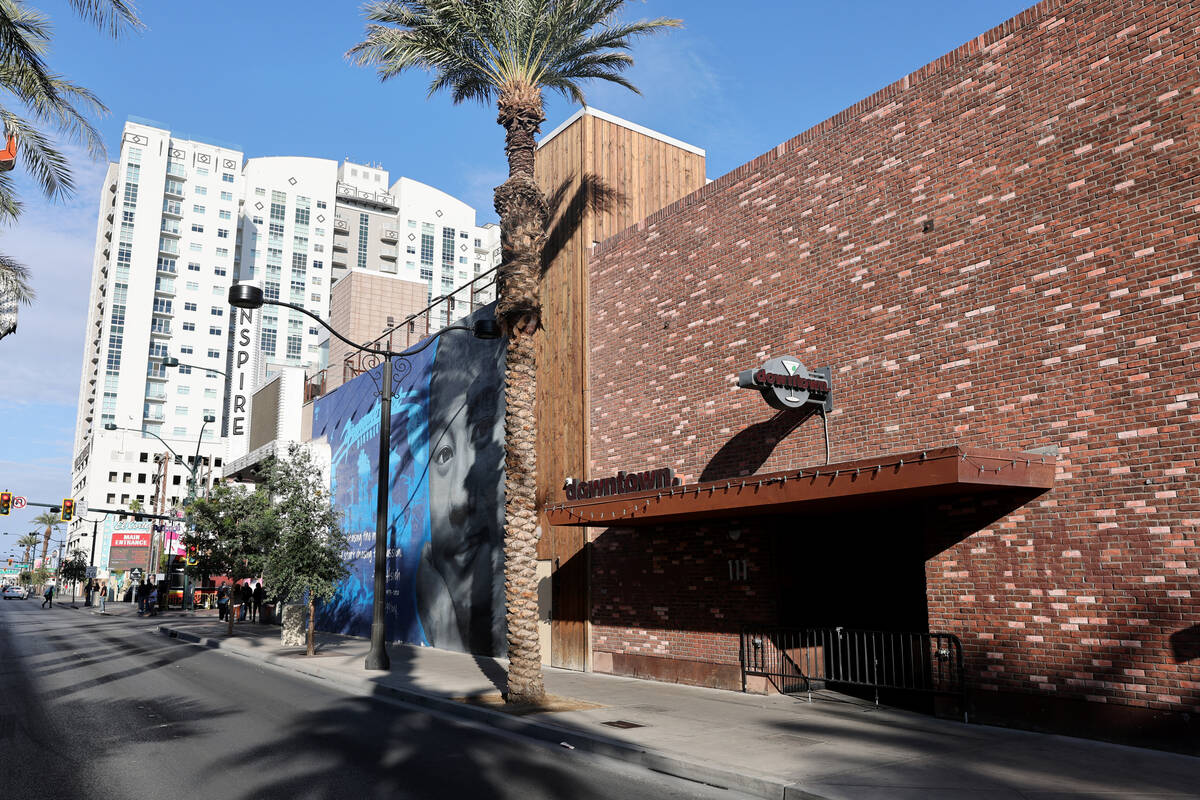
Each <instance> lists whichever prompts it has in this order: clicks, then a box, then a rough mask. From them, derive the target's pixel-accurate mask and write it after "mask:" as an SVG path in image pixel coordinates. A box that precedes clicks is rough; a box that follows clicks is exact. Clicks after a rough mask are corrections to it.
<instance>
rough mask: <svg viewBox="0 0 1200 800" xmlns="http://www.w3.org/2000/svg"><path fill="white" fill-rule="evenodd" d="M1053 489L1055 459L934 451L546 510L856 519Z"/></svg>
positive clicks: (607, 517) (572, 515)
mask: <svg viewBox="0 0 1200 800" xmlns="http://www.w3.org/2000/svg"><path fill="white" fill-rule="evenodd" d="M1053 486H1054V458H1053V457H1052V456H1049V455H1040V454H1033V453H1015V452H1005V451H1001V450H984V449H979V448H968V447H959V446H957V445H955V446H951V447H939V448H930V449H928V450H917V451H913V452H910V453H900V454H898V455H888V456H882V457H878V458H867V459H860V460H857V461H844V462H841V463H837V464H829V465H827V466H821V467H808V468H805V469H798V470H786V471H783V472H772V473H769V474H765V475H750V476H747V477H744V478H733V479H728V480H717V481H705V482H703V483H692V484H687V485H684V486H674V487H667V488H663V489H655V490H652V491H643V492H635V493H630V494H622V495H615V496H614V495H609V496H606V497H592V498H588V499H584V500H573V501H570V502H565V503H559V504H557V505H553V506H549V507H547V508H546V516H547V518H548V521H549V522H550V524H551V525H604V526H622V527H625V526H634V525H658V524H662V523H666V522H681V521H686V520H692V519H706V520H711V519H717V518H721V517H745V516H750V515H757V514H786V513H788V512H804V513H809V512H822V513H829V512H837V511H840V510H845V511H847V512H853V511H856V510H858V509H861V508H864V507H866V506H871V507H886V506H889V505H902V504H906V503H909V502H911V501H913V500H920V499H929V500H938V499H949V498H954V497H958V496H961V495H965V494H974V495H987V494H1010V495H1011V494H1025V495H1028V496H1029V497H1030V498H1032V497H1035V496H1037V495H1039V494H1042V493H1043V492H1045V491H1047V490H1048V489H1050V488H1051V487H1053Z"/></svg>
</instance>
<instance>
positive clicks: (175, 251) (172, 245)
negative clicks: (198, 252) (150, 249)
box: [158, 236, 179, 256]
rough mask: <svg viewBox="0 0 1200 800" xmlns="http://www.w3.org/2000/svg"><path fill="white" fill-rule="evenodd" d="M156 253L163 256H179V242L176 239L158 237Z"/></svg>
mask: <svg viewBox="0 0 1200 800" xmlns="http://www.w3.org/2000/svg"><path fill="white" fill-rule="evenodd" d="M158 252H160V253H162V254H163V255H165V256H177V255H179V240H178V239H164V238H162V237H161V236H160V237H159V239H158Z"/></svg>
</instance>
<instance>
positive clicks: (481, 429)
mask: <svg viewBox="0 0 1200 800" xmlns="http://www.w3.org/2000/svg"><path fill="white" fill-rule="evenodd" d="M495 427H496V421H495V420H494V419H493V418H492V417H488V418H487V419H481V420H479V421H477V422H476V423H475V424H473V425H472V426H471V444H472V445H474V446H475V447H476V448H480V447H484V446H486V445H487V443H488V442H489V441H491V439H492V431H493V430H494V429H495Z"/></svg>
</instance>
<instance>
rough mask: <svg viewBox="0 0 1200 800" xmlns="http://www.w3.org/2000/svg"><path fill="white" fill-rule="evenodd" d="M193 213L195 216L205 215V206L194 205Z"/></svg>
mask: <svg viewBox="0 0 1200 800" xmlns="http://www.w3.org/2000/svg"><path fill="white" fill-rule="evenodd" d="M192 213H193V214H203V213H204V206H202V205H193V206H192ZM192 230H195V227H193V228H192Z"/></svg>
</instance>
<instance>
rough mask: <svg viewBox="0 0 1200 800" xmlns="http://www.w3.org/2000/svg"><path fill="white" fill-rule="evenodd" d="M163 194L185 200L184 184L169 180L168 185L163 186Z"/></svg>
mask: <svg viewBox="0 0 1200 800" xmlns="http://www.w3.org/2000/svg"><path fill="white" fill-rule="evenodd" d="M163 194H164V195H166V196H167V197H171V198H175V199H177V200H182V199H183V198H184V194H183V183H182V182H180V181H178V180H175V179H173V178H172V179H168V180H167V182H166V185H164V186H163Z"/></svg>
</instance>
